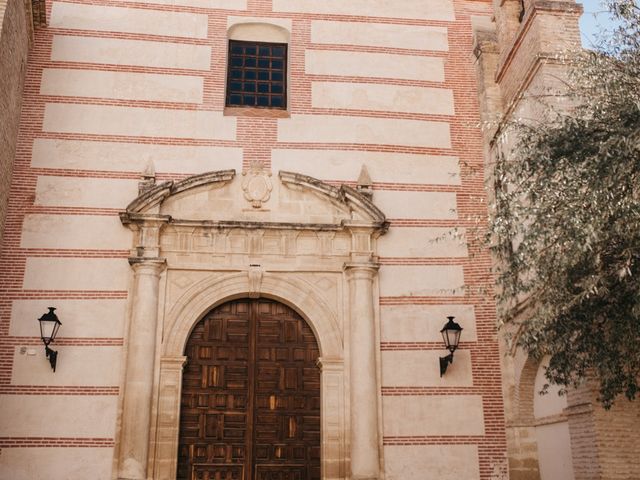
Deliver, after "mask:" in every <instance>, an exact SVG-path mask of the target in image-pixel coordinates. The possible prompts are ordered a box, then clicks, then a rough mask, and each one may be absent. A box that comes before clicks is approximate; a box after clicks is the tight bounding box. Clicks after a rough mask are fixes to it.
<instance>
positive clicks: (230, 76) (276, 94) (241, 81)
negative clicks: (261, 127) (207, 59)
mask: <svg viewBox="0 0 640 480" xmlns="http://www.w3.org/2000/svg"><path fill="white" fill-rule="evenodd" d="M286 78H287V44H286V43H264V42H244V41H239V40H230V41H229V65H228V69H227V100H226V105H227V107H257V108H279V109H286V108H287V85H286Z"/></svg>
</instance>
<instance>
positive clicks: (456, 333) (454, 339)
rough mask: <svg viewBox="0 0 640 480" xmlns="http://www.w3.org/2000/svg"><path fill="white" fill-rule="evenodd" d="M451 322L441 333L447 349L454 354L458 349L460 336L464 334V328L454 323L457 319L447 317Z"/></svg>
mask: <svg viewBox="0 0 640 480" xmlns="http://www.w3.org/2000/svg"><path fill="white" fill-rule="evenodd" d="M447 318H448V319H449V321H448V322H447V323H446V324H445V326H444V327H442V330H440V333H441V334H442V339H443V340H444V344H445V347H446V348H447V349H448V350H449V351H450V352H451V353H453V352H454V351H455V350H456V349H457V348H458V343H460V335H461V334H462V327H461V326H460V325H458V324H457V323H456V322H454V321H453V319H454V318H455V317H447Z"/></svg>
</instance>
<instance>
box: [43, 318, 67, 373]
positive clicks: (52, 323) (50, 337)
mask: <svg viewBox="0 0 640 480" xmlns="http://www.w3.org/2000/svg"><path fill="white" fill-rule="evenodd" d="M54 310H55V307H49V311H48V312H47V313H45V314H44V315H42V316H41V317H40V318H39V319H38V322H40V338H41V339H42V341H43V342H44V351H45V353H46V355H47V358H48V359H49V363H50V364H51V368H52V369H53V371H54V372H55V371H56V362H57V360H58V352H56V351H55V350H52V349H51V348H49V344H50V343H51V342H53V341H54V340H55V338H56V335H57V334H58V329H59V328H60V325H62V322H61V321H60V320H58V316H57V315H56V314H55V313H54Z"/></svg>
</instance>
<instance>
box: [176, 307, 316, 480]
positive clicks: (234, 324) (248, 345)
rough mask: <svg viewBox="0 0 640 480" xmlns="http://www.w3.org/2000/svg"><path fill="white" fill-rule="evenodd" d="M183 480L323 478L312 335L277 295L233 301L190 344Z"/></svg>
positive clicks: (184, 384)
mask: <svg viewBox="0 0 640 480" xmlns="http://www.w3.org/2000/svg"><path fill="white" fill-rule="evenodd" d="M185 354H186V356H187V358H188V360H187V364H186V366H185V369H184V373H183V380H182V404H181V413H180V439H179V453H178V455H179V458H178V476H177V478H178V480H319V479H320V370H319V368H318V366H317V365H316V360H317V359H318V355H319V351H318V344H317V342H316V339H315V336H314V335H313V332H312V331H311V329H310V328H309V326H308V325H307V323H306V322H305V321H304V320H303V319H302V318H301V317H300V316H299V315H298V314H297V313H296V312H294V311H293V310H292V309H291V308H289V307H287V306H286V305H283V304H281V303H278V302H275V301H270V300H264V299H259V300H249V299H246V300H237V301H232V302H228V303H225V304H223V305H221V306H219V307H217V308H215V309H214V310H212V311H211V312H209V313H208V314H207V315H206V316H205V318H204V319H202V320H201V321H200V322H199V323H198V325H197V326H196V327H195V329H194V330H193V332H192V333H191V336H190V337H189V340H188V342H187V347H186V349H185Z"/></svg>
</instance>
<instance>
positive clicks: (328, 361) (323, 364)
mask: <svg viewBox="0 0 640 480" xmlns="http://www.w3.org/2000/svg"><path fill="white" fill-rule="evenodd" d="M316 365H318V367H320V370H321V371H323V372H326V371H332V370H334V371H337V370H342V369H344V360H343V359H342V358H331V357H318V360H316Z"/></svg>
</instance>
